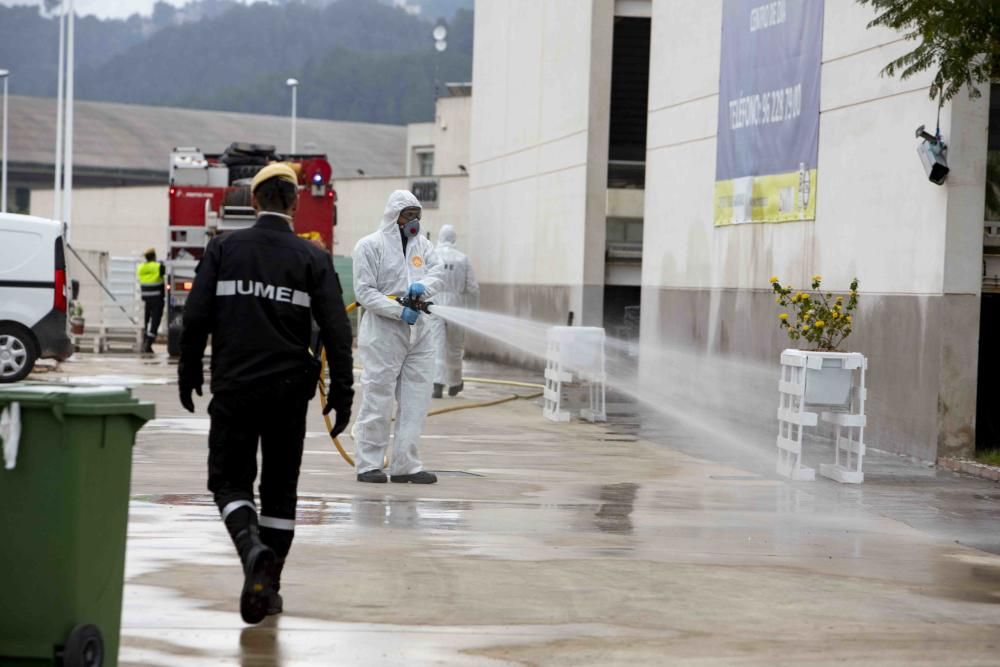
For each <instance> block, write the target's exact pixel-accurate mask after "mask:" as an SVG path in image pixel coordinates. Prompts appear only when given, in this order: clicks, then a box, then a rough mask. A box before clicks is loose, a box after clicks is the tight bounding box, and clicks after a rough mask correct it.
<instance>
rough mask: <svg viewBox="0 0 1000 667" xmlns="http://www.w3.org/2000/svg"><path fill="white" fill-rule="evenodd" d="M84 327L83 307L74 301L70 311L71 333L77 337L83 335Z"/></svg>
mask: <svg viewBox="0 0 1000 667" xmlns="http://www.w3.org/2000/svg"><path fill="white" fill-rule="evenodd" d="M84 325H85V321H84V319H83V305H82V304H81V303H80V302H79V301H74V302H73V305H72V306H71V307H70V310H69V332H70V333H71V334H73V335H75V336H80V335H83V329H84Z"/></svg>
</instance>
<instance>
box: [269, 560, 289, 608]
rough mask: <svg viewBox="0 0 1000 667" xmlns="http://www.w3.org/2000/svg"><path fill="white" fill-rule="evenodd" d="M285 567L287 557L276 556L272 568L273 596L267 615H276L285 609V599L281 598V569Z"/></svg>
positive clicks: (270, 598)
mask: <svg viewBox="0 0 1000 667" xmlns="http://www.w3.org/2000/svg"><path fill="white" fill-rule="evenodd" d="M283 569H285V559H284V558H275V559H274V566H273V567H272V568H271V596H270V597H269V598H268V602H267V615H268V616H274V615H275V614H280V613H281V612H282V611H283V610H284V606H285V601H284V600H282V598H281V593H279V592H278V591H280V590H281V571H282V570H283Z"/></svg>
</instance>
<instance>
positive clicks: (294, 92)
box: [285, 79, 299, 154]
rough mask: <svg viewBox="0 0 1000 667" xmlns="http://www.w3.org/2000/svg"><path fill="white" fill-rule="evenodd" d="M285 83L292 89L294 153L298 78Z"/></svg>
mask: <svg viewBox="0 0 1000 667" xmlns="http://www.w3.org/2000/svg"><path fill="white" fill-rule="evenodd" d="M285 85H286V86H288V87H289V88H291V89H292V154H294V153H295V115H296V109H295V105H296V102H297V101H298V100H297V99H296V98H297V97H298V90H299V80H298V79H289V80H288V81H285Z"/></svg>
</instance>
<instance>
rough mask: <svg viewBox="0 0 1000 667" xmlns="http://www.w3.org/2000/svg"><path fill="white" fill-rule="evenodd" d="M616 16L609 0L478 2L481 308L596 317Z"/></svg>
mask: <svg viewBox="0 0 1000 667" xmlns="http://www.w3.org/2000/svg"><path fill="white" fill-rule="evenodd" d="M613 17H614V3H613V2H611V0H548V1H546V2H536V1H534V0H495V1H492V2H488V3H480V4H479V5H478V6H477V7H476V19H475V20H476V42H475V47H474V48H475V52H474V59H473V91H474V93H473V97H472V137H471V144H470V157H469V160H470V162H469V170H470V177H469V203H470V210H471V215H472V216H473V218H474V219H475V225H474V226H473V228H472V230H471V232H472V233H471V234H470V241H469V244H468V252H469V253H470V256H471V258H472V260H473V261H474V262H475V266H476V270H477V273H478V276H479V278H480V282H481V284H482V287H483V290H482V299H481V303H482V306H483V308H485V309H491V310H504V311H506V312H511V313H515V314H519V315H522V316H529V317H530V316H535V317H537V318H540V319H545V320H548V321H554V322H563V321H565V320H566V317H567V315H568V313H569V311H571V310H572V311H574V312H575V314H576V321H577V322H578V323H580V322H597V323H599V322H600V319H601V300H602V297H603V282H604V233H605V207H606V198H605V188H606V182H607V177H606V168H607V167H606V165H607V147H608V114H609V108H610V78H611V39H612V21H613ZM473 347H475V346H473Z"/></svg>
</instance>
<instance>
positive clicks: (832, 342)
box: [770, 276, 858, 406]
mask: <svg viewBox="0 0 1000 667" xmlns="http://www.w3.org/2000/svg"><path fill="white" fill-rule="evenodd" d="M822 281H823V277H822V276H813V277H812V291H805V290H795V289H793V288H792V287H791V286H790V285H783V284H781V281H779V280H778V278H777V277H776V276H774V277H772V278H771V280H770V282H771V289H772V290H773V291H774V293H775V303H777V304H778V305H779V306H782V307H783V308H785V312H783V313H780V314H779V315H778V320H779V326H780V327H781V328H782V329H784V330H785V332H786V333H787V334H788V338H789V339H790V340H792V341H793V342H795V343H799V344H801V342H802V341H805V342H806V343H809V344H811V345H812V349H810V350H806V351H805V353H807V354H808V353H816V354H815V355H814V356H817V357H821V358H822V363H821V366H820V367H819V368H815V367H810V369H809V371H808V373H807V377H806V393H805V397H804V399H805V402H806V403H810V404H813V405H824V406H847V405H848V404H849V403H850V399H851V386H852V370H851V369H850V368H847V367H846V364H845V362H846V357H847V356H848V355H847V354H845V353H844V352H843V351H842V350H841V346H842V345H843V343H844V341H845V340H846V339H847V337H848V336H850V335H851V331H852V330H853V329H854V313H855V311H856V310H857V307H858V279H857V278H855V279H854V280H852V281H851V286H850V292H849V293H848V294H847V295H846V297H845V296H844V295H834V294H833V293H832V292H823V291H822V290H821V289H820V288H821V286H822Z"/></svg>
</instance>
